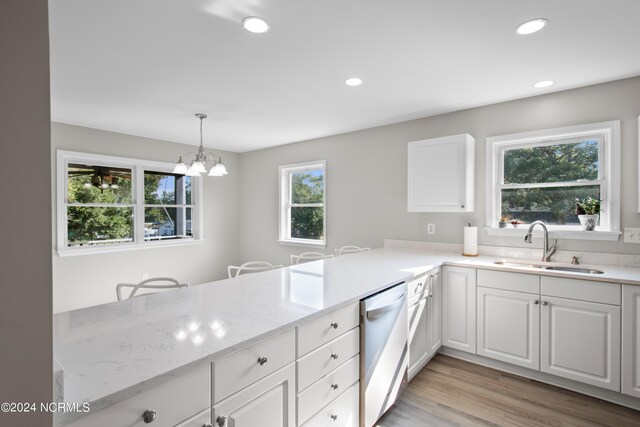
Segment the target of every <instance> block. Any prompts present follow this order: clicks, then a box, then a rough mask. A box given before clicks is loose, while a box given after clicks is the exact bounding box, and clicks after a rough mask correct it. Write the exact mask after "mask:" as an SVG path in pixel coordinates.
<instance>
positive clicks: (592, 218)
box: [576, 197, 600, 231]
mask: <svg viewBox="0 0 640 427" xmlns="http://www.w3.org/2000/svg"><path fill="white" fill-rule="evenodd" d="M576 213H577V214H578V219H579V220H580V224H581V225H582V229H583V230H586V231H593V230H594V229H595V228H596V224H597V223H598V219H599V218H600V200H598V199H594V198H592V197H587V198H586V199H578V198H576Z"/></svg>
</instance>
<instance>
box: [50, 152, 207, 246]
mask: <svg viewBox="0 0 640 427" xmlns="http://www.w3.org/2000/svg"><path fill="white" fill-rule="evenodd" d="M172 168H173V165H172V164H165V163H158V162H148V161H143V160H135V159H126V158H119V157H111V156H99V155H91V154H83V153H73V152H67V151H58V227H57V246H58V253H59V254H60V255H71V254H86V253H96V252H108V251H114V250H127V249H135V248H142V247H153V246H159V245H167V244H183V243H191V242H194V241H199V240H200V233H201V226H199V223H198V222H197V220H199V219H200V218H201V217H202V215H201V214H200V213H199V212H198V208H200V205H201V204H200V203H198V200H199V199H200V197H201V196H200V194H201V193H200V190H199V185H198V184H199V183H198V181H199V180H198V179H197V178H192V177H189V176H184V175H177V174H173V173H171V172H170V171H171V170H172Z"/></svg>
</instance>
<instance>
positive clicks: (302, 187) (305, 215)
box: [279, 161, 326, 246]
mask: <svg viewBox="0 0 640 427" xmlns="http://www.w3.org/2000/svg"><path fill="white" fill-rule="evenodd" d="M279 169H280V240H279V241H280V242H281V243H289V244H299V245H309V246H325V236H326V210H325V200H326V191H325V190H326V179H325V178H326V176H325V162H324V161H319V162H312V163H304V164H295V165H286V166H280V168H279Z"/></svg>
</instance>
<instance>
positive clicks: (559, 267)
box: [493, 260, 604, 274]
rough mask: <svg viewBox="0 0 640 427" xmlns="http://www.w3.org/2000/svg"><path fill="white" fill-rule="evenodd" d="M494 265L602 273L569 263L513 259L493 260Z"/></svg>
mask: <svg viewBox="0 0 640 427" xmlns="http://www.w3.org/2000/svg"><path fill="white" fill-rule="evenodd" d="M493 263H494V264H496V265H502V266H505V267H511V268H539V269H541V270H554V271H565V272H568V273H583V274H602V273H604V272H603V271H601V270H595V269H593V268H589V267H578V266H573V265H571V266H569V265H545V264H530V263H524V262H523V263H520V262H514V261H504V260H499V261H494V262H493Z"/></svg>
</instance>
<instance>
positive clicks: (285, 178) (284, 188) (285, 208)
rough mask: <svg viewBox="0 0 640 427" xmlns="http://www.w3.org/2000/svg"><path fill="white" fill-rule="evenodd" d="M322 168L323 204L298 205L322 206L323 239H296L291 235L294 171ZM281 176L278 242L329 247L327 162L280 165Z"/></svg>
mask: <svg viewBox="0 0 640 427" xmlns="http://www.w3.org/2000/svg"><path fill="white" fill-rule="evenodd" d="M318 169H322V174H323V181H322V182H323V184H324V191H323V199H322V204H319V203H318V204H315V203H314V204H308V205H297V206H307V207H314V206H316V207H322V228H323V233H322V235H323V237H324V239H323V240H312V239H296V238H292V237H291V203H290V200H291V175H292V174H293V173H298V172H304V171H312V170H318ZM278 173H279V177H280V215H279V219H280V220H279V223H280V227H279V238H278V243H280V244H282V245H291V246H310V247H322V248H326V247H327V162H326V161H325V160H319V161H315V162H306V163H295V164H290V165H282V166H278Z"/></svg>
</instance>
